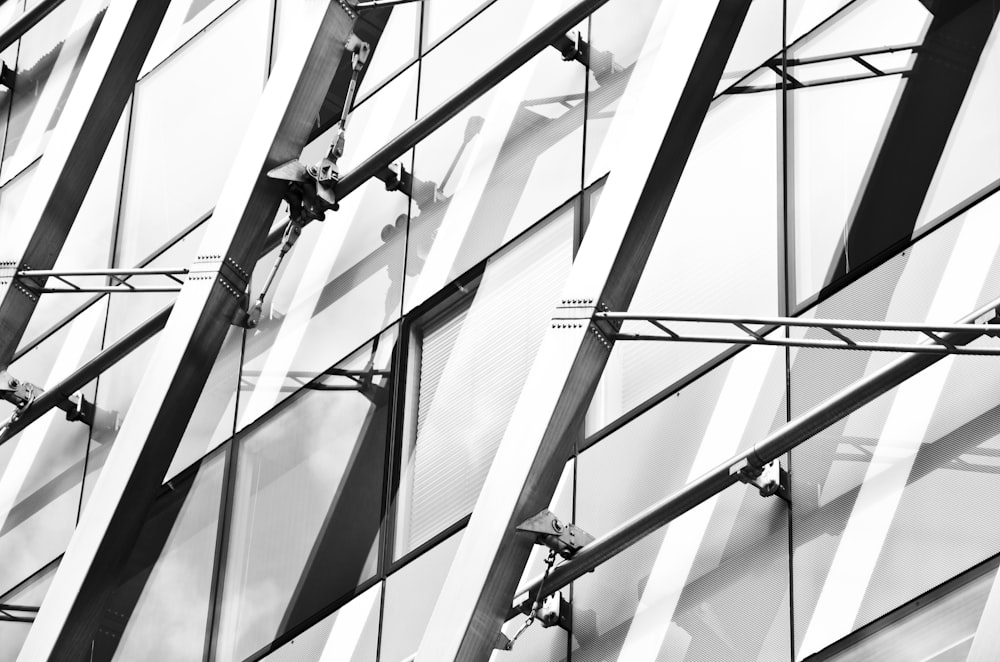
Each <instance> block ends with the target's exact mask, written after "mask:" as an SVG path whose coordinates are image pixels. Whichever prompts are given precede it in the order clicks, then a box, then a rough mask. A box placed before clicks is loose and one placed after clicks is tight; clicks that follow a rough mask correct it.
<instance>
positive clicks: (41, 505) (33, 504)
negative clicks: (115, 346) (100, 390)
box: [0, 306, 104, 591]
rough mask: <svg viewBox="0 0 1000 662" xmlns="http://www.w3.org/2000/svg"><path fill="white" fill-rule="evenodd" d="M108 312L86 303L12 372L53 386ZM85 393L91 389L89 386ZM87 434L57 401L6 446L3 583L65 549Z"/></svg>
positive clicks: (87, 347)
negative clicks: (86, 305) (77, 313)
mask: <svg viewBox="0 0 1000 662" xmlns="http://www.w3.org/2000/svg"><path fill="white" fill-rule="evenodd" d="M103 320H104V308H103V306H93V307H91V308H89V309H88V310H87V311H86V312H84V313H83V314H82V315H80V316H79V317H77V319H76V320H74V322H73V323H72V324H70V325H68V326H66V327H65V328H64V329H62V330H61V331H60V332H59V333H57V334H55V335H53V336H52V337H50V338H49V339H47V340H46V341H45V342H44V343H42V344H41V345H39V346H38V347H36V348H35V349H33V350H32V351H31V352H28V353H27V354H25V355H24V356H23V357H22V358H21V359H19V360H18V361H16V362H15V363H14V364H12V365H11V368H10V372H11V374H12V375H15V376H16V377H17V378H18V379H21V380H24V381H28V382H31V383H33V384H35V385H36V386H40V387H41V388H43V389H45V388H51V387H52V386H53V385H54V384H56V383H57V382H59V381H60V380H61V379H63V378H65V377H66V376H67V375H69V374H70V373H71V372H72V371H73V370H75V369H76V368H77V367H79V366H80V365H81V364H82V363H83V362H84V361H85V360H86V358H87V357H88V356H90V355H92V354H93V353H94V352H95V351H96V347H97V343H98V342H99V341H100V331H101V326H102V324H103ZM85 395H86V397H87V398H88V399H90V398H91V397H92V394H91V393H90V392H89V389H88V390H85ZM4 405H5V406H4V409H5V411H9V409H8V408H9V405H7V403H4ZM3 415H4V416H5V417H6V414H3ZM88 437H89V428H88V426H87V425H85V424H83V423H81V422H71V421H68V420H66V416H65V414H64V413H63V412H62V411H60V410H58V409H56V410H52V411H50V412H48V413H47V414H45V415H44V416H42V417H41V418H40V419H38V420H37V421H35V422H34V423H32V424H31V425H29V426H28V427H27V428H25V430H24V431H22V432H21V433H20V434H19V435H17V436H16V437H15V438H14V439H12V440H11V441H8V442H6V443H5V444H4V445H3V446H2V448H3V449H4V455H7V458H8V459H7V461H6V463H5V465H4V466H2V475H0V558H3V559H4V562H3V564H0V591H4V590H6V589H9V588H10V587H11V586H13V585H15V584H17V583H18V582H20V581H21V580H22V579H24V578H25V577H27V576H28V575H30V574H31V573H33V572H35V571H36V570H38V569H39V568H40V567H42V566H43V565H45V564H46V563H48V562H49V561H51V560H52V559H53V558H55V557H56V556H58V555H59V554H61V553H62V552H63V551H64V550H65V549H66V544H67V543H68V542H69V538H70V536H71V535H72V533H73V528H74V526H75V524H76V520H77V512H78V508H79V505H80V490H81V482H82V481H83V470H84V458H85V457H86V453H87V450H86V449H87V439H88Z"/></svg>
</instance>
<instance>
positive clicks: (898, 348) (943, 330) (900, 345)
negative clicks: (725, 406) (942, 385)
mask: <svg viewBox="0 0 1000 662" xmlns="http://www.w3.org/2000/svg"><path fill="white" fill-rule="evenodd" d="M573 319H576V318H573V317H569V316H566V317H561V316H559V315H558V314H557V316H556V317H554V318H553V322H554V323H559V322H560V321H563V322H565V321H569V320H573ZM593 322H594V324H595V325H596V326H597V328H598V329H599V330H600V331H601V332H602V333H603V334H604V335H605V336H607V337H608V338H609V339H612V340H616V341H617V340H654V341H661V342H704V343H723V344H727V345H770V346H777V347H812V348H817V349H853V350H861V351H867V352H906V353H912V354H938V355H947V354H958V355H971V356H1000V347H963V346H957V345H955V344H954V343H951V342H948V341H947V340H946V339H945V336H946V335H947V334H952V333H966V332H974V333H977V334H981V335H985V336H990V337H994V338H995V337H1000V325H997V324H975V323H970V324H909V323H889V322H865V321H858V320H824V319H805V318H800V317H745V316H731V315H644V314H639V313H619V312H596V313H594V315H593ZM626 322H638V323H639V326H641V327H642V328H643V329H646V328H648V329H649V331H648V332H642V331H638V332H633V331H622V330H621V328H622V325H623V324H624V323H626ZM677 324H684V325H685V329H688V328H691V327H692V326H694V327H695V328H697V329H698V330H702V329H705V330H708V331H711V330H716V331H719V333H690V332H687V331H685V330H680V327H678V326H677ZM668 325H670V326H668ZM752 327H757V328H752ZM733 329H736V330H738V331H739V332H740V334H739V335H735V336H733V335H725V333H726V332H731V331H732V330H733ZM796 329H801V330H804V331H806V332H807V334H808V332H818V333H821V334H824V335H827V336H829V337H828V338H808V337H800V338H793V337H790V336H791V335H792V332H793V331H794V330H796ZM781 330H784V331H785V332H786V333H785V335H782V334H780V333H775V332H776V331H781ZM858 331H862V332H864V331H867V332H880V333H882V332H893V331H898V332H906V333H909V334H920V335H923V336H925V337H926V338H928V339H929V340H930V342H920V343H917V342H888V341H885V340H881V339H880V340H876V341H865V340H858V339H856V338H852V337H850V335H848V334H849V333H850V332H858ZM808 335H812V334H808Z"/></svg>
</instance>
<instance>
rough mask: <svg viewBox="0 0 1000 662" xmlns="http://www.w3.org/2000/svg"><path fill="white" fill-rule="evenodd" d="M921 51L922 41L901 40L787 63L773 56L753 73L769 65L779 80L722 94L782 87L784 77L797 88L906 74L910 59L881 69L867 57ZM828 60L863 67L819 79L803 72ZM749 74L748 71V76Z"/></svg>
mask: <svg viewBox="0 0 1000 662" xmlns="http://www.w3.org/2000/svg"><path fill="white" fill-rule="evenodd" d="M919 52H920V44H902V45H899V46H890V47H884V48H872V49H865V50H858V51H850V52H846V53H837V54H835V55H823V56H817V57H810V58H788V59H787V60H786V61H785V62H784V63H782V61H781V59H780V58H774V59H772V60H769V61H768V62H766V63H765V64H764V66H762V67H759V68H758V69H756V70H755V71H754V72H751V74H750V75H752V74H754V73H757V72H759V71H761V70H763V69H770V70H771V71H773V72H774V75H775V76H777V77H778V82H776V83H773V84H770V85H734V86H732V87H730V88H727V89H726V90H725V91H723V93H722V94H752V93H754V92H774V91H777V90H781V89H782V83H781V81H782V80H786V81H788V89H790V90H797V89H802V88H806V87H816V86H818V85H833V84H835V83H848V82H852V81H858V80H867V79H869V78H881V77H882V76H893V75H905V74H908V73H909V72H910V71H911V70H912V68H913V67H912V62H909V63H907V64H905V65H902V66H897V67H893V68H891V69H879V68H878V67H876V66H875V65H874V64H872V63H871V62H869V61H868V60H867V59H865V58H870V57H874V56H878V55H888V54H890V53H909V54H910V55H915V54H917V53H919ZM828 62H844V63H848V62H853V63H854V64H855V65H857V66H859V67H861V69H862V70H859V71H858V72H857V73H854V74H845V75H843V76H829V77H826V78H816V79H811V80H810V79H806V78H805V77H804V76H803V75H802V74H801V73H799V72H800V71H801V72H807V71H808V69H807V67H809V65H814V64H825V63H828ZM793 70H794V73H795V74H796V75H798V76H799V78H802V79H803V80H799V78H796V77H795V76H793V75H792V73H793ZM747 77H749V75H748V76H747Z"/></svg>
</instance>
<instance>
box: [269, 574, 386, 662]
mask: <svg viewBox="0 0 1000 662" xmlns="http://www.w3.org/2000/svg"><path fill="white" fill-rule="evenodd" d="M381 598H382V583H381V582H379V583H378V584H376V585H375V586H372V587H371V588H370V589H368V590H367V591H365V592H364V593H362V594H361V595H359V596H358V597H356V598H354V599H353V600H351V601H350V602H348V603H347V604H346V605H344V606H343V607H341V608H340V609H338V610H337V611H335V612H334V613H332V614H330V615H329V616H327V617H326V618H324V619H323V620H322V621H320V622H319V623H317V624H316V625H314V626H312V627H311V628H309V629H308V630H306V631H305V632H303V633H302V634H300V635H299V636H297V637H295V638H294V639H292V640H291V641H289V642H288V643H287V644H285V645H284V646H282V647H281V648H279V649H278V650H276V651H275V652H274V653H271V654H270V655H268V656H267V657H266V658H264V659H266V660H267V662H328V661H330V660H342V661H343V662H375V657H376V655H377V653H378V630H379V616H380V609H379V608H380V607H381V603H382V599H381Z"/></svg>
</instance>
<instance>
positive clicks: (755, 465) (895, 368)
mask: <svg viewBox="0 0 1000 662" xmlns="http://www.w3.org/2000/svg"><path fill="white" fill-rule="evenodd" d="M997 305H1000V299H998V300H996V301H994V302H992V303H991V304H989V305H988V306H985V307H983V308H981V309H979V310H977V311H976V312H974V313H972V314H971V315H969V316H967V317H966V318H965V319H964V320H963V321H962V322H961V324H963V325H967V328H965V329H964V330H961V331H952V332H949V333H947V334H943V336H942V339H943V340H946V341H947V342H949V343H951V344H954V345H955V346H959V347H960V346H964V345H967V344H969V343H970V342H972V341H973V340H976V339H977V338H981V337H982V336H984V335H986V334H987V333H988V332H989V329H990V327H991V326H992V325H991V324H989V325H987V324H978V325H976V326H975V327H973V326H972V325H974V324H976V322H977V321H978V320H980V319H981V318H982V317H983V316H984V315H989V316H990V317H992V316H993V315H994V314H995V312H994V311H995V309H996V307H997ZM943 358H944V355H940V354H922V353H916V354H911V355H909V356H904V357H903V358H901V359H897V360H896V361H894V362H892V363H890V364H889V365H887V366H885V367H884V368H882V369H881V370H879V371H877V372H875V373H874V374H872V375H870V376H868V377H866V378H864V379H862V380H860V381H858V382H856V383H855V384H853V385H851V386H849V387H847V388H845V389H843V390H841V391H840V392H838V393H836V394H835V395H833V396H831V397H830V398H828V399H827V400H825V401H823V402H822V403H820V404H819V405H817V406H816V407H814V408H812V409H811V410H809V411H808V412H806V413H805V414H803V415H802V416H800V417H798V418H796V419H795V420H793V421H791V422H789V423H787V424H786V425H784V426H782V427H781V428H779V429H778V430H776V431H774V432H773V433H771V434H770V435H768V437H767V438H766V439H764V440H762V441H760V442H758V443H757V444H755V445H754V446H753V447H752V448H750V449H748V450H746V451H744V452H743V453H740V454H739V455H736V456H735V457H733V458H731V459H729V460H727V461H726V462H724V463H723V464H721V465H719V466H718V467H716V468H715V469H713V470H711V471H709V472H708V473H706V474H704V475H703V476H701V477H699V478H697V479H695V480H694V481H692V482H691V483H689V484H688V485H686V486H685V487H683V488H682V489H680V490H678V491H677V492H675V493H674V494H672V495H670V496H669V497H667V498H665V499H663V500H662V501H660V502H659V503H656V504H654V505H652V506H650V507H649V508H647V509H646V510H644V511H642V512H641V513H639V514H638V515H636V516H635V517H633V518H632V519H630V520H628V521H627V522H625V523H623V524H621V525H619V526H618V527H616V528H615V529H614V530H612V531H610V532H609V533H607V534H606V535H604V536H602V537H601V538H599V539H597V540H595V541H594V542H592V543H591V544H589V545H587V546H586V547H584V548H583V549H582V550H580V552H579V553H578V554H577V555H576V556H574V557H573V558H572V559H571V560H570V561H568V562H566V563H564V564H563V565H560V566H558V567H557V568H556V569H555V570H554V571H553V572H552V573H551V574H550V575H549V577H548V578H547V579H546V581H545V585H544V587H542V588H543V590H542V596H543V597H544V596H548V595H552V594H553V593H555V592H556V591H558V590H559V589H560V588H563V587H565V586H566V585H568V584H569V583H570V582H572V581H573V580H575V579H578V578H580V577H582V576H583V575H585V574H586V573H588V572H590V571H592V570H593V569H594V568H596V567H597V566H598V565H600V564H602V563H604V562H605V561H608V560H609V559H611V558H612V557H614V556H615V555H617V554H619V553H621V552H622V551H624V550H626V549H628V548H629V547H630V546H632V545H633V544H635V543H636V542H638V541H640V540H642V539H643V538H644V537H646V536H647V535H649V534H651V533H653V532H654V531H656V530H657V529H659V528H661V527H663V526H665V525H666V524H668V523H669V522H671V521H672V520H675V519H677V518H678V517H680V516H681V515H683V514H684V513H686V512H687V511H689V510H691V509H692V508H694V507H696V506H698V505H699V504H701V503H703V502H704V501H706V500H707V499H710V498H711V497H713V496H715V495H717V494H718V493H720V492H722V491H723V490H724V489H726V488H727V487H729V486H731V485H734V484H736V483H738V482H740V477H739V469H740V468H741V467H744V466H749V467H751V468H752V469H754V470H758V469H761V468H762V467H763V466H764V465H766V464H768V463H769V462H771V461H773V460H776V459H778V458H779V457H781V456H782V455H784V454H785V453H787V452H789V451H791V450H792V449H793V448H795V447H796V446H798V445H799V444H801V443H803V442H804V441H807V440H808V439H811V438H812V437H814V436H815V435H816V434H818V433H819V432H822V431H823V430H825V429H826V428H828V427H830V426H831V425H833V424H834V423H836V422H837V421H840V420H842V419H843V418H845V417H847V416H849V415H850V414H851V413H853V412H855V411H857V410H858V409H860V408H861V407H863V406H864V405H866V404H868V403H869V402H871V401H872V400H874V399H875V398H877V397H878V396H880V395H882V394H883V393H885V392H887V391H889V390H890V389H893V388H895V387H897V386H899V385H900V384H902V383H903V382H904V381H906V380H907V379H909V378H911V377H913V376H914V375H916V374H917V373H919V372H921V371H922V370H924V369H926V368H929V367H930V366H932V365H934V364H935V363H937V362H938V361H940V360H941V359H943ZM539 585H540V582H539V581H535V582H533V583H532V584H530V585H529V586H527V587H525V588H524V589H523V590H522V591H521V593H522V594H524V593H527V594H529V595H531V596H534V595H535V594H536V593H537V592H538V589H539ZM529 605H530V601H528V600H524V601H522V602H520V603H519V604H518V605H517V606H515V607H513V608H512V609H511V610H510V611H509V612H508V617H513V616H515V615H516V614H518V613H522V612H524V611H525V610H526V609H528V607H529ZM991 659H992V658H991Z"/></svg>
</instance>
